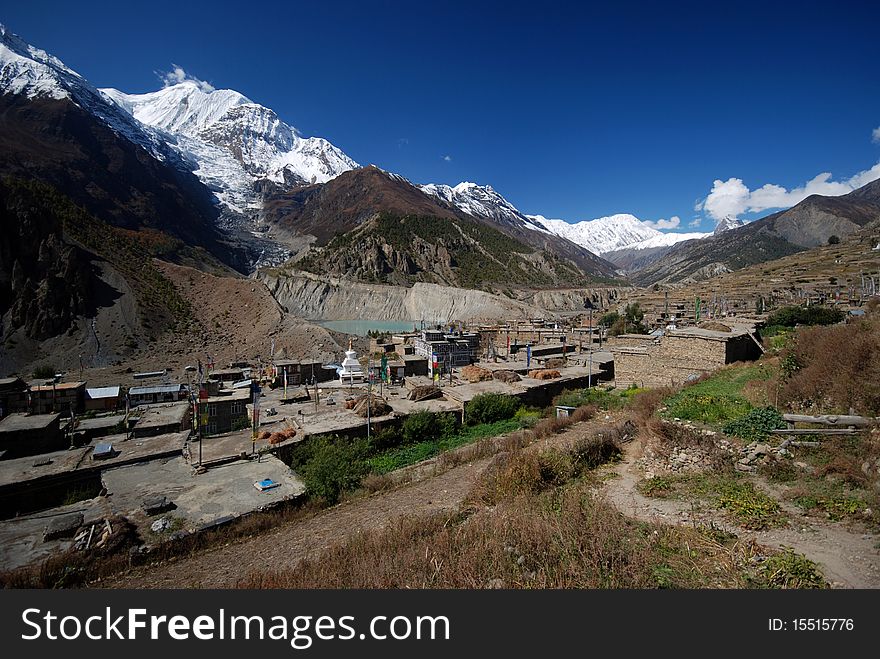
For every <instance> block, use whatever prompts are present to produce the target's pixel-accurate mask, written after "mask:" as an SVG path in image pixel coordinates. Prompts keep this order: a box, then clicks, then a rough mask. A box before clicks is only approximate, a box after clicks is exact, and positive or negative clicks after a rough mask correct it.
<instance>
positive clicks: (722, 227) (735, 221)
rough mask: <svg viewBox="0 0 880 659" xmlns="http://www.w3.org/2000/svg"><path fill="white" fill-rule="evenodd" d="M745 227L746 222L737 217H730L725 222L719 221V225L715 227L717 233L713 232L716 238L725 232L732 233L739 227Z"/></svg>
mask: <svg viewBox="0 0 880 659" xmlns="http://www.w3.org/2000/svg"><path fill="white" fill-rule="evenodd" d="M741 226H745V222H743V221H742V220H740V219H739V218H736V217H731V216H730V215H728V216H727V217H725V218H724V219H723V220H719V221H718V224H717V225H715V231H714V232H713V233H714V234H715V235H716V236H717V235H718V234H719V233H724V232H725V231H730V230H731V229H736V228H738V227H741Z"/></svg>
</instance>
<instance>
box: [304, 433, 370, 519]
mask: <svg viewBox="0 0 880 659" xmlns="http://www.w3.org/2000/svg"><path fill="white" fill-rule="evenodd" d="M309 444H311V446H310V447H309V450H308V451H307V453H308V454H310V455H308V457H307V458H306V460H305V463H304V464H303V466H302V467H301V469H300V470H299V471H300V475H301V476H302V479H303V482H304V483H305V486H306V491H307V492H308V493H309V496H311V497H313V498H320V499H324V500H325V501H326V502H327V503H330V504H333V503H336V502H337V501H339V496H340V495H341V494H342V493H343V492H345V491H346V490H353V489H356V488H357V487H358V485H360V482H361V479H362V478H363V477H364V476H366V475H367V473H368V472H369V467H368V465H367V462H366V460H365V458H366V455H367V446H366V442H365V441H363V440H348V439H344V438H340V437H335V436H334V437H332V438H331V437H327V436H326V435H325V436H319V437H315V438H314V439H312V440H311V441H310V442H309Z"/></svg>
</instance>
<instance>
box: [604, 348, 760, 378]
mask: <svg viewBox="0 0 880 659" xmlns="http://www.w3.org/2000/svg"><path fill="white" fill-rule="evenodd" d="M745 338H746V339H747V340H751V339H749V338H748V337H745ZM612 352H613V353H614V377H615V382H616V384H617V386H618V387H628V386H629V385H631V384H636V385H638V386H640V387H665V386H669V385H675V384H681V383H682V382H685V381H686V380H687V379H688V377H690V376H699V375H701V374H703V373H708V372H710V371H714V370H715V369H716V368H720V367H721V366H724V365H725V364H726V363H728V362H727V342H726V341H723V340H718V339H709V338H703V337H695V336H664V337H663V338H662V339H660V341H659V342H658V343H654V342H653V341H645V342H643V343H642V344H641V345H638V344H635V343H634V344H633V345H631V346H617V347H614V348H612Z"/></svg>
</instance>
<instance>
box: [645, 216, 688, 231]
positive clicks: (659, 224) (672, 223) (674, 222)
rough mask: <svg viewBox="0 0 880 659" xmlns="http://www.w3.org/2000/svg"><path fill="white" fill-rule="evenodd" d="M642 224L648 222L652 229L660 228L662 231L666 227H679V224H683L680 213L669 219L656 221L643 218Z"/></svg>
mask: <svg viewBox="0 0 880 659" xmlns="http://www.w3.org/2000/svg"><path fill="white" fill-rule="evenodd" d="M642 224H646V225H648V226H649V227H651V228H652V229H658V230H660V231H663V230H664V229H677V228H678V225H679V224H681V218H680V217H678V215H673V216H672V217H670V218H669V219H668V220H657V221H656V222H652V221H651V220H642Z"/></svg>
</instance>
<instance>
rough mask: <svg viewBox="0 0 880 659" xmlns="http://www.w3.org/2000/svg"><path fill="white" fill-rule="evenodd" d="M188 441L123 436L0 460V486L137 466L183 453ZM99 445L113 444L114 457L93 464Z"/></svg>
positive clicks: (173, 436) (178, 436)
mask: <svg viewBox="0 0 880 659" xmlns="http://www.w3.org/2000/svg"><path fill="white" fill-rule="evenodd" d="M188 437H189V432H176V433H168V434H165V435H156V436H155V437H144V438H139V439H129V440H126V439H125V435H109V436H107V437H100V438H96V439H94V440H92V441H91V442H89V443H88V444H86V445H85V446H81V447H79V448H76V449H70V450H66V451H53V452H52V453H42V454H40V455H30V456H26V457H23V458H14V459H12V460H0V485H10V484H12V483H24V482H26V481H29V480H33V479H35V478H42V477H44V476H57V475H60V474H63V473H66V472H74V471H84V470H89V469H98V470H104V469H108V468H110V467H113V466H114V465H119V464H125V463H128V462H132V461H135V462H140V461H144V460H152V459H155V458H156V457H157V456H162V455H168V454H174V453H183V447H184V445H185V444H186V440H187V438H188ZM98 444H112V445H113V449H114V451H116V455H115V456H114V457H111V458H105V459H103V460H92V458H91V455H92V451H93V450H94V448H95V447H96V446H97V445H98ZM41 463H44V464H41ZM37 465H39V466H37Z"/></svg>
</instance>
